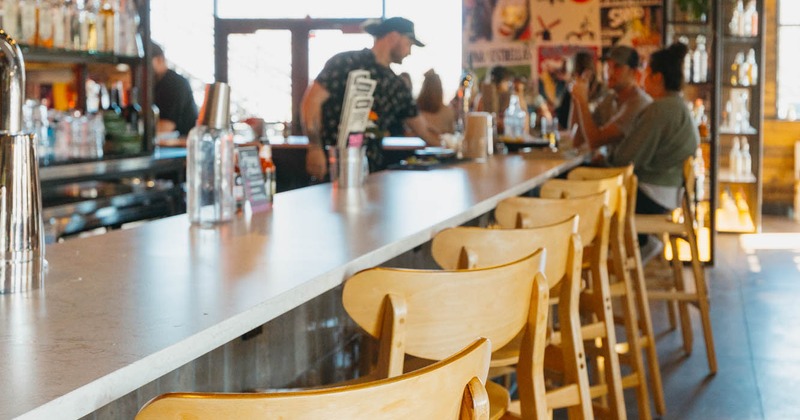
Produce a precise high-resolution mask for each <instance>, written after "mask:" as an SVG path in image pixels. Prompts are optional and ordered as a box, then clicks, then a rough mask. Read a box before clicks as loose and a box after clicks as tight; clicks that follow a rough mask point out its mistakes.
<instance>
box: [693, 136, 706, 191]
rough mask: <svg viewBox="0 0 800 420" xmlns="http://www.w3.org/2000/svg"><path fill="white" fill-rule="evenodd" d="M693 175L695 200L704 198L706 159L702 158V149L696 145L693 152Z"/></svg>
mask: <svg viewBox="0 0 800 420" xmlns="http://www.w3.org/2000/svg"><path fill="white" fill-rule="evenodd" d="M694 177H695V197H696V198H697V200H699V201H702V200H705V197H706V189H705V184H706V161H705V159H703V149H702V148H700V147H698V148H697V150H695V152H694Z"/></svg>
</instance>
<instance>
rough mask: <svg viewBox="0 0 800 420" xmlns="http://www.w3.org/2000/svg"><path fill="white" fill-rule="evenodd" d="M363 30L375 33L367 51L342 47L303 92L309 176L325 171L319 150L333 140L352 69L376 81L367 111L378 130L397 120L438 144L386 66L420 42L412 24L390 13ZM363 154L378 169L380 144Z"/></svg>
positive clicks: (320, 175)
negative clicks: (362, 71)
mask: <svg viewBox="0 0 800 420" xmlns="http://www.w3.org/2000/svg"><path fill="white" fill-rule="evenodd" d="M364 30H365V31H366V32H367V33H369V34H370V35H372V36H374V37H375V42H374V44H373V46H372V49H369V48H365V49H363V50H360V51H346V52H343V53H339V54H337V55H335V56H333V57H332V58H331V59H329V60H328V62H327V63H325V66H324V68H323V69H322V71H321V72H320V73H319V75H318V76H317V78H316V79H315V80H314V82H313V83H312V84H311V85H310V86H309V88H308V89H307V90H306V93H305V95H304V96H303V101H302V104H301V108H300V113H301V119H302V124H303V130H304V131H305V134H306V135H307V136H308V154H307V155H306V172H308V174H309V175H310V176H311V177H312V178H316V179H319V180H321V179H323V178H324V177H325V175H326V174H327V172H328V169H327V165H326V159H325V152H324V150H323V148H324V146H327V145H335V144H336V140H337V134H338V130H339V120H340V117H341V112H342V103H343V101H344V93H345V86H346V84H347V76H348V74H349V73H350V71H351V70H355V69H365V70H369V72H370V77H371V78H372V79H373V80H376V81H377V86H376V88H375V93H374V99H375V101H374V103H373V105H372V111H373V112H374V113H375V114H376V115H377V117H378V119H377V121H376V123H377V125H378V129H379V130H380V131H383V132H386V131H389V129H390V128H391V127H402V124H397V123H396V122H397V121H402V122H405V124H406V125H407V126H408V127H409V128H410V129H411V130H412V131H413V133H414V134H416V135H417V136H419V137H421V138H422V139H423V140H425V142H426V143H428V144H429V145H433V146H439V145H440V144H441V141H440V140H439V135H438V134H439V133H437V132H436V131H435V130H432V129H430V128H429V127H428V125H427V124H426V122H425V120H424V119H423V118H422V117H421V116H420V115H419V110H418V109H417V104H416V102H414V99H413V97H412V96H411V91H410V90H409V89H408V87H407V86H406V84H405V82H403V79H401V78H400V76H398V75H397V74H395V73H394V71H392V69H391V68H390V67H389V66H390V65H391V64H392V63H397V64H401V63H402V62H403V59H404V58H405V57H407V56H408V55H409V54H410V53H411V46H412V45H416V46H418V47H423V46H425V44H423V43H422V42H420V41H419V40H418V39H417V38H416V36H415V34H414V23H413V22H411V21H410V20H408V19H404V18H401V17H392V18H389V19H386V20H383V21H370V22H368V23H367V24H365V25H364ZM390 134H391V135H397V136H402V135H403V133H392V132H390ZM367 156H368V158H369V160H370V169H371V170H372V169H373V168H374V169H382V166H383V163H382V159H383V156H382V151H381V148H380V145H376V146H375V149H371V148H370V149H368V151H367Z"/></svg>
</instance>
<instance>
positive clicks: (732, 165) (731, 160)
mask: <svg viewBox="0 0 800 420" xmlns="http://www.w3.org/2000/svg"><path fill="white" fill-rule="evenodd" d="M728 170H729V171H730V175H731V177H732V178H733V179H738V178H739V176H740V175H741V173H742V150H741V146H740V144H739V137H734V138H733V145H732V146H731V151H730V153H729V154H728Z"/></svg>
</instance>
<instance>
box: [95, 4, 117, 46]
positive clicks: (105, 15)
mask: <svg viewBox="0 0 800 420" xmlns="http://www.w3.org/2000/svg"><path fill="white" fill-rule="evenodd" d="M97 21H98V28H102V30H99V29H98V34H97V38H98V40H97V43H98V48H99V50H100V51H103V52H109V53H113V52H114V51H116V50H117V48H116V38H117V37H116V34H117V27H118V26H119V25H118V24H117V8H116V7H115V5H114V2H112V1H111V0H103V1H102V2H101V3H100V5H99V11H98V17H97ZM101 44H102V45H101Z"/></svg>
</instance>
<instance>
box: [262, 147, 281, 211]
mask: <svg viewBox="0 0 800 420" xmlns="http://www.w3.org/2000/svg"><path fill="white" fill-rule="evenodd" d="M258 158H259V160H260V161H261V172H263V173H264V187H265V190H266V191H267V198H268V199H269V202H270V203H271V202H272V199H273V197H275V192H276V189H277V183H276V177H275V163H274V162H272V147H271V146H270V145H269V143H263V144H262V145H261V147H260V148H259V149H258Z"/></svg>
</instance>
